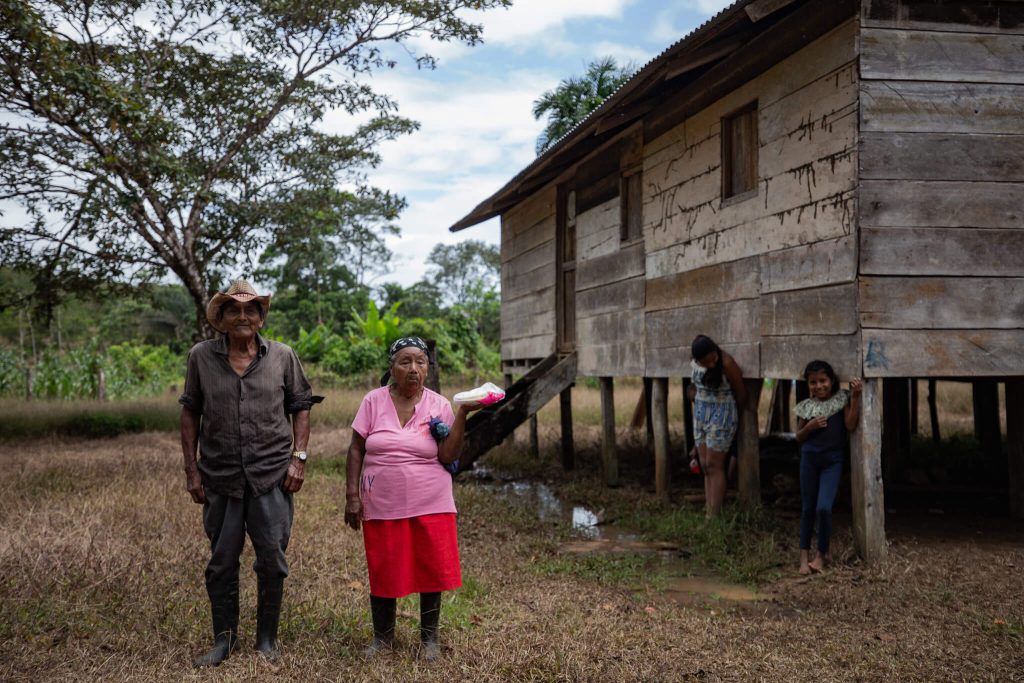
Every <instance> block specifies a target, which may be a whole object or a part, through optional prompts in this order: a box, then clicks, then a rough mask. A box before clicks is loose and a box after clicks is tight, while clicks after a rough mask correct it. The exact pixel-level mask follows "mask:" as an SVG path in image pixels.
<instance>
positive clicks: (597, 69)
mask: <svg viewBox="0 0 1024 683" xmlns="http://www.w3.org/2000/svg"><path fill="white" fill-rule="evenodd" d="M633 71H634V68H633V67H632V66H631V65H628V64H627V65H625V66H621V67H620V66H619V65H618V64H617V63H616V62H615V59H614V58H612V57H604V58H602V59H598V60H595V61H593V62H591V63H590V64H588V65H587V72H586V73H585V74H584V75H583V76H573V77H570V78H567V79H564V80H562V82H561V83H559V84H558V86H557V87H556V88H554V89H553V90H548V91H546V92H545V93H544V94H542V95H541V96H540V97H539V98H537V99H536V100H534V102H533V117H534V118H535V119H540V118H541V117H543V116H545V115H546V116H547V126H546V127H545V128H544V130H543V131H542V132H541V134H540V136H539V137H538V138H537V154H538V155H539V154H542V153H543V152H544V151H546V150H547V149H548V148H549V147H551V145H553V144H555V143H556V142H558V141H559V140H560V139H562V138H563V137H564V136H565V135H566V133H568V132H569V131H570V130H572V129H573V128H574V127H576V125H577V124H579V123H580V122H581V121H583V120H584V119H586V118H587V117H588V116H590V113H591V112H592V111H594V110H595V109H597V108H598V107H600V106H601V104H602V103H603V102H604V101H605V100H606V99H608V97H610V96H611V94H612V93H614V92H615V91H616V90H618V88H619V86H621V85H622V84H623V83H625V82H626V81H628V80H629V79H630V77H631V76H632V75H633Z"/></svg>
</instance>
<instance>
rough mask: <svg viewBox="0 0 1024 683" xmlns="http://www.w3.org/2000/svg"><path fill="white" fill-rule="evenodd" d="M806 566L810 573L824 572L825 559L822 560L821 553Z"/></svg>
mask: <svg viewBox="0 0 1024 683" xmlns="http://www.w3.org/2000/svg"><path fill="white" fill-rule="evenodd" d="M807 566H808V568H810V570H811V571H812V572H822V571H825V558H824V556H823V555H822V554H821V553H818V556H817V557H815V558H814V561H813V562H811V563H810V564H809V565H807Z"/></svg>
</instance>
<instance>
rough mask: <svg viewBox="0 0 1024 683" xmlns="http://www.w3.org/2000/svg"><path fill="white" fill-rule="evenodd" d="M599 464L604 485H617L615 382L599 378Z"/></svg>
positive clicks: (607, 378) (610, 379)
mask: <svg viewBox="0 0 1024 683" xmlns="http://www.w3.org/2000/svg"><path fill="white" fill-rule="evenodd" d="M601 428H602V429H601V464H602V466H603V468H604V483H605V484H606V485H607V486H618V485H619V459H618V454H617V453H616V451H615V380H614V379H613V378H611V377H602V378H601Z"/></svg>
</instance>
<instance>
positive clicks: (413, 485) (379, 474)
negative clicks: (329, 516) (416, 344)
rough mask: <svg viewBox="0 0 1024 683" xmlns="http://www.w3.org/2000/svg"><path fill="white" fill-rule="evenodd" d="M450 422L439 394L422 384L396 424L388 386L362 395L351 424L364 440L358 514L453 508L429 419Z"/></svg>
mask: <svg viewBox="0 0 1024 683" xmlns="http://www.w3.org/2000/svg"><path fill="white" fill-rule="evenodd" d="M431 417H439V418H441V421H442V422H445V423H447V424H449V425H451V424H452V422H454V421H455V413H454V412H452V406H451V404H450V403H449V402H448V399H446V398H445V397H444V396H441V395H440V394H436V393H434V392H433V391H431V390H430V389H426V388H424V389H423V395H422V396H421V397H420V401H419V403H417V404H416V409H415V410H414V411H413V415H412V418H410V419H409V422H407V423H406V425H405V427H402V425H401V423H399V421H398V411H396V410H395V404H394V402H392V400H391V395H390V393H389V391H388V387H381V388H380V389H374V390H373V391H371V392H369V393H368V394H366V396H364V397H363V402H362V403H361V404H360V405H359V411H358V412H357V413H356V416H355V419H353V420H352V429H354V430H355V431H357V432H358V433H359V434H360V435H361V436H362V437H363V438H365V439H366V456H365V457H364V458H363V475H362V478H361V479H360V482H359V497H360V498H361V499H362V502H363V519H405V518H407V517H417V516H420V515H434V514H439V513H446V512H448V513H453V512H455V499H454V498H453V497H452V475H450V474H448V472H447V470H445V469H444V468H443V467H442V466H441V463H440V461H439V460H438V459H437V442H436V441H434V437H432V436H431V435H430V418H431Z"/></svg>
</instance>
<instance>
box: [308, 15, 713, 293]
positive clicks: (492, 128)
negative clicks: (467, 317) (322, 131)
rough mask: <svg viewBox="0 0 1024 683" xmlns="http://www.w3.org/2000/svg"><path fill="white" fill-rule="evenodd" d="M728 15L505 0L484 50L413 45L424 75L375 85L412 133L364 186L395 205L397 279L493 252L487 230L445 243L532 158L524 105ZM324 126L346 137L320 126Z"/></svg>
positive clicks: (413, 73) (640, 60)
mask: <svg viewBox="0 0 1024 683" xmlns="http://www.w3.org/2000/svg"><path fill="white" fill-rule="evenodd" d="M728 4H731V0H674V1H670V2H666V1H665V0H514V4H513V7H512V8H511V9H509V10H496V11H492V12H488V13H483V14H480V15H479V16H478V17H477V18H475V19H474V20H475V21H479V22H480V23H482V24H483V25H484V44H483V45H478V46H476V47H473V48H469V47H466V46H462V45H447V44H436V43H434V44H423V45H420V46H417V47H419V48H421V49H422V48H426V50H427V51H428V52H429V53H430V54H433V55H435V56H436V57H438V58H439V60H440V63H439V65H438V68H437V69H436V70H434V71H417V70H416V68H415V66H414V65H413V64H411V63H409V62H406V63H404V64H400V65H399V67H398V68H396V69H395V70H394V71H390V72H386V73H381V74H378V75H377V76H375V77H374V86H375V87H376V89H377V90H379V91H380V92H385V93H388V94H390V95H392V96H393V97H395V98H396V99H397V100H398V102H399V107H400V113H401V114H402V115H403V116H407V117H409V118H412V119H415V120H417V121H419V122H420V124H421V126H422V127H421V128H420V130H419V131H418V132H416V133H414V134H413V135H411V136H407V137H405V138H402V139H400V140H397V141H394V142H389V143H387V144H385V145H384V146H383V147H382V148H381V152H382V155H383V160H384V161H383V164H382V165H381V166H380V167H378V168H377V169H376V170H374V171H373V172H372V173H371V176H370V180H371V182H372V183H373V184H374V185H376V186H378V187H382V188H387V189H389V190H392V191H394V192H397V193H399V194H401V195H404V196H405V197H406V199H407V200H408V202H409V207H408V208H407V209H406V211H405V212H404V214H403V215H402V217H401V218H400V220H399V223H400V226H401V228H402V235H401V237H399V238H395V239H393V240H391V241H390V243H389V246H390V247H391V248H392V250H393V251H394V252H395V255H396V259H395V272H394V273H392V274H390V275H389V276H387V279H388V280H397V281H398V282H401V283H402V284H405V285H409V284H412V283H413V282H415V281H416V280H418V279H419V278H420V277H421V276H422V275H423V272H424V270H425V266H424V263H423V261H424V259H425V257H426V255H427V253H428V252H429V251H430V249H431V247H433V246H434V245H435V244H437V243H438V242H446V243H452V242H456V241H459V240H464V239H483V240H486V241H488V242H492V243H495V244H496V243H497V241H498V221H497V219H494V220H491V221H488V222H486V223H482V224H480V225H478V226H476V227H474V228H470V229H468V230H464V231H462V232H459V233H457V234H455V235H452V234H450V233H449V232H448V226H449V225H451V224H452V223H454V222H455V221H457V220H458V219H459V218H461V217H462V216H464V215H466V214H467V213H468V212H469V211H470V210H471V209H472V208H473V207H474V206H476V205H477V204H478V203H479V202H480V201H482V200H483V199H486V198H487V197H488V196H489V195H490V194H492V193H493V192H495V191H496V190H497V189H499V188H500V187H501V186H502V185H504V184H505V182H507V181H508V180H509V179H510V178H512V176H514V175H515V174H516V173H518V172H519V171H520V170H522V169H523V168H524V167H525V166H526V165H527V164H529V163H530V161H532V160H533V159H534V158H535V154H534V145H535V142H536V139H537V134H538V133H539V132H540V130H541V129H542V128H543V122H542V121H535V120H534V119H533V115H532V113H531V109H532V103H533V100H535V99H536V98H537V97H538V96H539V95H540V94H541V93H542V92H544V91H545V90H548V89H550V88H553V87H554V86H556V85H557V84H558V82H559V80H561V79H562V78H565V77H568V76H571V75H575V74H580V73H582V72H583V71H584V70H585V69H586V65H587V63H588V62H589V61H591V60H593V59H595V58H598V57H602V56H605V55H610V56H612V57H615V58H616V59H617V60H619V61H620V62H624V61H633V62H635V63H636V64H637V65H640V66H642V65H643V64H644V63H645V62H647V61H648V60H649V59H651V58H652V57H654V56H655V55H657V54H658V53H659V52H661V51H662V50H664V49H665V48H666V47H668V46H669V45H670V44H671V43H673V42H675V41H676V40H678V39H679V38H681V37H682V36H684V35H685V34H687V33H689V32H690V31H691V30H693V29H694V28H696V27H697V26H699V25H700V24H701V23H703V22H704V21H705V20H706V19H707V18H708V17H709V16H711V15H713V14H714V13H716V12H718V11H719V10H720V9H721V8H723V7H725V6H726V5H728ZM326 123H327V125H328V126H329V127H334V126H337V127H338V128H339V129H347V128H349V127H350V125H349V122H346V121H344V120H341V119H332V118H329V119H328V120H327V121H326Z"/></svg>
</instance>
